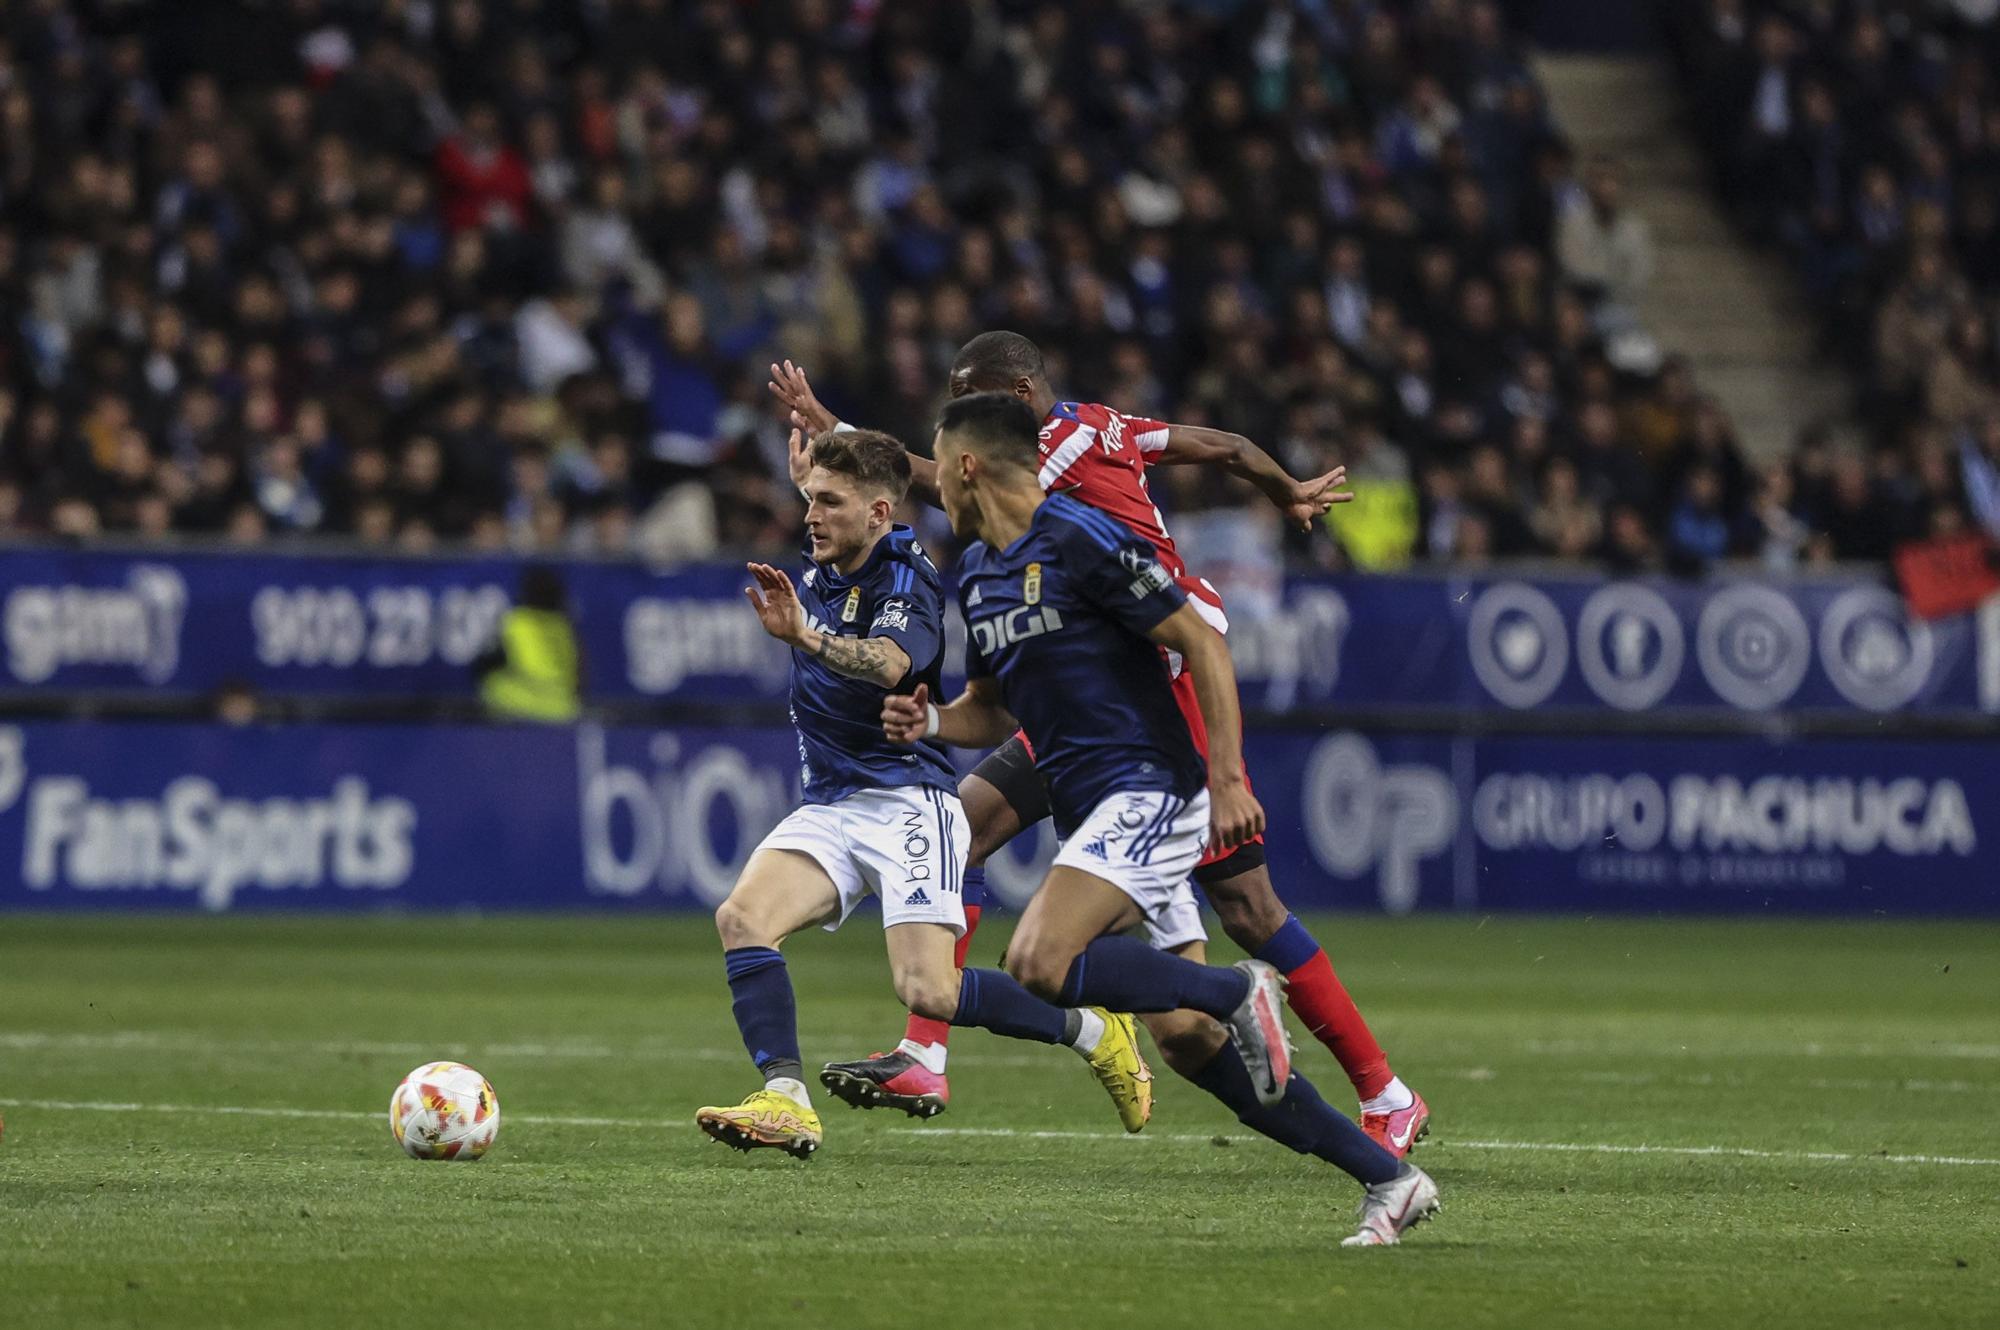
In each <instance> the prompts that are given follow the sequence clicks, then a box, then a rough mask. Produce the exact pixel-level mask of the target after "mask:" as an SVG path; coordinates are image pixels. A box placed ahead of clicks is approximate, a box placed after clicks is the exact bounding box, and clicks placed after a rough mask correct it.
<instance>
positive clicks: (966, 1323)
mask: <svg viewBox="0 0 2000 1330" xmlns="http://www.w3.org/2000/svg"><path fill="white" fill-rule="evenodd" d="M1312 922H1313V923H1314V924H1315V927H1316V930H1317V932H1318V933H1319V936H1320V937H1321V938H1322V939H1324V940H1325V941H1326V942H1328V943H1329V944H1330V946H1331V948H1332V950H1333V953H1334V958H1335V963H1336V965H1337V966H1338V967H1339V968H1340V969H1341V971H1342V973H1343V975H1344V977H1345V978H1346V979H1347V980H1348V982H1349V984H1350V986H1351V987H1352V988H1353V989H1354V991H1355V992H1356V994H1357V996H1358V997H1359V999H1360V1001H1361V1003H1362V1006H1363V1009H1364V1011H1366V1012H1367V1013H1368V1014H1369V1015H1370V1017H1371V1018H1372V1020H1373V1022H1374V1024H1375V1027H1376V1030H1377V1032H1378V1033H1379V1034H1380V1036H1381V1037H1382V1039H1383V1042H1384V1044H1385V1045H1386V1046H1387V1047H1388V1049H1389V1050H1390V1053H1391V1054H1392V1056H1393V1057H1394V1059H1395V1061H1396V1064H1397V1066H1398V1069H1399V1070H1400V1072H1401V1073H1402V1075H1403V1076H1404V1077H1405V1078H1406V1079H1408V1080H1409V1081H1410V1082H1411V1083H1413V1084H1415V1085H1416V1086H1418V1087H1419V1088H1420V1089H1422V1090H1423V1091H1424V1092H1425V1094H1426V1096H1427V1097H1428V1098H1429V1099H1430V1100H1431V1102H1432V1104H1433V1106H1434V1109H1435V1112H1436V1118H1435V1126H1434V1137H1433V1140H1432V1141H1431V1142H1429V1143H1427V1144H1426V1145H1425V1146H1424V1147H1423V1148H1422V1149H1421V1150H1419V1152H1418V1154H1417V1159H1418V1161H1419V1162H1421V1163H1422V1164H1424V1165H1425V1166H1426V1167H1427V1168H1429V1169H1430V1170H1431V1171H1432V1172H1433V1173H1434V1174H1435V1175H1436V1177H1437V1178H1438V1181H1439V1183H1440V1185H1441V1186H1442V1187H1443V1189H1444V1198H1445V1210H1444V1213H1443V1215H1442V1216H1441V1217H1440V1218H1439V1220H1438V1221H1437V1222H1435V1223H1433V1224H1429V1225H1425V1226H1424V1227H1422V1228H1419V1229H1417V1230H1416V1231H1415V1232H1414V1233H1413V1234H1412V1235H1411V1236H1410V1238H1409V1239H1408V1241H1407V1242H1406V1243H1405V1244H1404V1245H1403V1246H1402V1247H1400V1248H1396V1249H1393V1250H1375V1251H1342V1250H1341V1249H1340V1248H1339V1247H1338V1246H1337V1243H1338V1241H1339V1239H1340V1238H1341V1237H1342V1236H1344V1235H1345V1234H1346V1233H1348V1232H1350V1231H1351V1212H1352V1207H1353V1204H1354V1201H1355V1199H1356V1193H1355V1189H1354V1188H1353V1187H1352V1185H1351V1184H1349V1183H1348V1181H1347V1180H1346V1179H1345V1178H1343V1177H1341V1176H1339V1175H1338V1174H1336V1173H1334V1172H1333V1171H1332V1170H1331V1169H1329V1168H1327V1167H1325V1166H1324V1165H1321V1164H1318V1163H1316V1162H1313V1161H1310V1160H1304V1159H1300V1158H1299V1157H1297V1156H1294V1155H1291V1154H1290V1153H1288V1152H1286V1151H1283V1150H1281V1149H1279V1148H1278V1147H1276V1146H1273V1145H1271V1144H1269V1143H1267V1142H1264V1141H1262V1140H1259V1139H1257V1138H1254V1137H1252V1136H1250V1135H1248V1134H1247V1133H1245V1132H1244V1131H1243V1129H1242V1128H1240V1127H1239V1126H1238V1125H1237V1124H1236V1123H1235V1122H1234V1121H1233V1120H1232V1119H1231V1118H1229V1117H1228V1115H1227V1114H1226V1113H1224V1112H1223V1111H1222V1110H1221V1109H1220V1108H1219V1107H1218V1106H1216V1105H1215V1104H1214V1103H1213V1102H1211V1101H1210V1100H1208V1099H1207V1098H1206V1097H1204V1096H1202V1095H1201V1094H1199V1093H1198V1092H1195V1091H1193V1090H1191V1089H1190V1088H1188V1087H1186V1086H1184V1085H1183V1084H1182V1083H1181V1082H1179V1081H1177V1080H1175V1079H1173V1078H1172V1077H1171V1075H1169V1074H1167V1073H1165V1072H1164V1070H1163V1071H1162V1073H1161V1083H1160V1093H1159V1102H1158V1107H1157V1110H1156V1112H1155V1114H1154V1119H1153V1124H1152V1126H1151V1127H1150V1128H1149V1129H1148V1131H1147V1133H1146V1135H1145V1136H1143V1137H1141V1138H1138V1139H1136V1140H1128V1139H1125V1138H1124V1137H1122V1136H1121V1135H1120V1134H1119V1132H1118V1130H1117V1125H1116V1122H1115V1121H1114V1119H1113V1118H1112V1116H1111V1110H1110V1108H1109V1106H1108V1105H1107V1104H1106V1103H1105V1102H1104V1101H1103V1100H1102V1098H1101V1096H1100V1093H1099V1092H1098V1090H1097V1089H1096V1087H1095V1085H1094V1084H1093V1083H1092V1082H1091V1081H1090V1080H1089V1079H1088V1077H1087V1075H1086V1073H1085V1071H1084V1069H1083V1068H1082V1066H1081V1065H1080V1064H1079V1063H1078V1062H1077V1060H1076V1059H1075V1058H1074V1057H1073V1056H1072V1055H1070V1054H1068V1053H1067V1052H1064V1051H1062V1050H1049V1049H1042V1048H1036V1047H1033V1046H1030V1045H1023V1044H1014V1043H1008V1042H1005V1041H1002V1040H998V1039H995V1038H993V1037H990V1036H987V1035H984V1034H979V1033H968V1034H965V1035H962V1036H961V1037H960V1039H959V1041H958V1043H957V1046H956V1052H955V1054H954V1062H953V1071H952V1088H953V1091H954V1094H955V1099H954V1101H953V1106H952V1109H951V1111H950V1112H948V1113H946V1114H945V1115H944V1116H943V1117H941V1118H939V1119H938V1120H937V1121H936V1122H935V1123H932V1124H925V1125H918V1124H914V1123H911V1122H909V1121H908V1120H906V1119H904V1118H902V1117H901V1116H900V1115H897V1116H888V1115H884V1114H880V1113H876V1114H861V1113H857V1112H854V1111H852V1110H848V1109H846V1108H844V1107H842V1106H841V1105H839V1104H837V1103H830V1102H826V1101H824V1099H823V1100H822V1103H821V1105H820V1107H821V1108H822V1110H823V1112H824V1115H825V1118H826V1125H827V1142H826V1146H825V1148H824V1149H823V1150H822V1151H821V1153H820V1155H819V1157H818V1158H816V1159H814V1160H812V1161H810V1162H806V1163H800V1162H797V1161H794V1160H791V1159H788V1158H785V1157H783V1156H781V1155H778V1154H776V1153H775V1152H771V1153H767V1154H758V1155H753V1156H747V1157H746V1156H740V1155H736V1154H733V1153H731V1152H729V1151H727V1150H725V1149H723V1148H722V1147H721V1146H718V1145H715V1144H714V1143H712V1142H710V1141H708V1140H707V1139H706V1138H704V1137H703V1136H701V1135H700V1134H699V1133H698V1132H697V1131H696V1130H695V1128H694V1126H693V1125H692V1122H691V1117H692V1114H693V1111H694V1109H695V1108H696V1107H697V1106H699V1105H701V1104H704V1103H711V1102H730V1101H733V1100H734V1099H736V1098H738V1097H740V1096H741V1095H742V1094H743V1093H744V1092H745V1091H747V1090H748V1089H750V1088H752V1087H753V1086H754V1084H755V1081H754V1077H753V1075H752V1074H751V1072H750V1071H749V1069H748V1067H747V1066H746V1065H745V1063H744V1060H743V1058H742V1053H741V1049H740V1047H739V1046H738V1045H737V1043H736V1035H735V1029H734V1026H733V1025H732V1023H731V1021H730V1015H729V1003H728V995H727V990H726V988H725V987H724V984H723V980H722V964H721V958H720V956H719V955H718V954H717V948H716V946H715V943H714V939H713V935H712V933H711V931H710V930H709V928H708V926H707V924H706V921H704V920H701V919H698V918H685V917H683V918H677V919H661V918H632V919H604V918H594V919H570V918H552V919H527V918H514V919H490V920H460V919H422V918H370V919H361V920H351V919H326V918H299V919H277V920H271V919H262V920H260V919H246V918H230V919H220V920H210V919H184V918H158V919H145V918H133V917H123V918H103V919H67V920H66V919H52V918H46V917H28V918H23V917H11V918H10V917H0V1113H4V1115H5V1118H6V1131H5V1136H4V1138H0V1325H6V1326H20V1327H65V1328H67V1327H85V1326H135V1327H175V1326H183V1325H185V1326H197V1325H199V1326H204V1327H214V1326H349V1325H369V1324H388V1323H391V1322H392V1321H393V1322H395V1323H410V1322H411V1321H412V1320H414V1321H417V1322H419V1323H424V1324H432V1323H438V1322H443V1323H446V1324H453V1325H482V1324H490V1325H495V1326H516V1325H519V1326H533V1325H548V1326H597V1325H607V1326H614V1325H616V1326H622V1325H658V1326H675V1327H705V1326H730V1327H746V1326H758V1325H765V1324H770V1325H781V1326H787V1327H797V1328H800V1330H803V1328H804V1327H819V1326H837V1327H869V1326H897V1327H918V1326H928V1325H937V1324H944V1325H949V1326H952V1327H954V1330H981V1328H983V1327H989V1326H1021V1327H1040V1326H1066V1327H1094V1326H1110V1325H1129V1326H1134V1327H1167V1326H1198V1327H1206V1328H1208V1330H1224V1328H1225V1327H1235V1326H1258V1327H1260V1328H1262V1327H1288V1326H1312V1327H1327V1326H1341V1325H1346V1326H1357V1327H1390V1326H1399V1325H1408V1326H1425V1327H1436V1328H1438V1330H1455V1328H1457V1327H1477V1326H1514V1325H1520V1326H1534V1327H1569V1326H1574V1327H1592V1328H1593V1330H1595V1328H1599V1327H1626V1326H1668V1325H1674V1326H1705V1327H1735V1326H1756V1327H1758V1328H1759V1330H1767V1328H1768V1327H1777V1326H1811V1327H1814V1330H1827V1328H1828V1327H1838V1326H1850V1325H1852V1326H1870V1327H1881V1326H1888V1327H1910V1326H1933V1325H1934V1326H1975V1325H1987V1326H1991V1325H2000V1123H1996V1120H1995V1113H1994V1108H1995V1103H1996V1091H2000V929H1996V928H1995V927H1993V926H1991V925H1972V924H1936V925H1905V924H1890V923H1881V922H1849V923H1805V922H1775V923H1774V922H1757V923H1727V922H1658V921H1647V920H1605V919H1574V920H1560V921H1554V920H1546V919H1528V918H1513V917H1505V916H1500V917H1491V918H1479V917H1451V918H1426V919H1417V920H1409V921H1401V922H1392V921H1385V920H1380V919H1348V918H1322V919H1317V920H1314V921H1312ZM871 923H872V921H857V926H851V927H850V928H849V929H847V930H846V931H845V932H844V933H842V934H841V935H839V936H837V937H832V938H828V937H824V936H820V935H817V934H815V935H811V936H806V937H802V938H799V939H797V940H796V941H794V942H793V943H792V944H791V945H790V947H789V948H788V951H789V953H790V955H791V958H792V968H793V975H794V978H795V981H796V983H797V986H798V990H799V1000H800V1008H801V1022H802V1026H803V1033H804V1036H805V1052H806V1057H807V1060H808V1063H809V1064H811V1063H812V1062H814V1061H815V1060H826V1059H831V1058H835V1057H847V1056H854V1055H857V1054H862V1053H867V1052H869V1051H870V1050H871V1049H873V1048H877V1047H883V1046H886V1045H888V1044H889V1043H891V1042H893V1040H894V1039H895V1037H896V1035H897V1032H898V1030H899V1028H900V1015H899V1013H898V1011H897V1009H896V1007H895V1005H894V1001H893V999H892V998H891V997H890V995H889V990H888V982H887V975H886V969H885V966H884V963H883V960H882V954H881V942H880V939H879V937H877V936H876V931H877V930H876V929H874V928H873V927H872V926H870V925H871ZM1001 931H1002V930H1000V929H997V928H996V929H994V930H993V933H994V934H995V936H987V937H983V938H982V939H981V942H980V944H979V946H978V947H977V948H976V950H975V957H976V959H984V960H985V961H987V962H989V963H990V962H991V960H992V958H993V957H994V956H995V955H997V954H998V951H999V941H1000V939H999V937H998V936H997V934H998V933H1000V932H1001ZM439 1056H457V1057H462V1058H464V1059H465V1060H467V1061H469V1062H471V1063H472V1064H473V1065H474V1066H476V1067H478V1068H479V1069H480V1070H481V1071H483V1072H485V1073H486V1074H487V1076H488V1077H490V1078H491V1079H492V1081H493V1082H494V1084H495V1085H496V1086H497V1087H498V1089H499V1092H500V1099H501V1105H502V1115H503V1119H502V1120H503V1127H502V1130H501V1135H500V1140H499V1144H498V1145H497V1147H496V1148H495V1150H494V1152H493V1153H492V1154H491V1155H490V1156H488V1157H487V1158H486V1159H485V1160H484V1161H482V1162H480V1163H477V1164H470V1165H466V1164H441V1163H418V1162H416V1161H413V1160H409V1159H406V1158H404V1157H403V1156H402V1154H401V1153H400V1152H399V1151H398V1150H397V1149H396V1147H395V1145H394V1143H393V1142H392V1141H391V1140H390V1138H389V1133H388V1128H387V1125H386V1120H385V1112H384V1110H385V1108H386V1106H387V1103H388V1099H389V1092H390V1090H391V1089H392V1088H393V1087H394V1085H395V1084H396V1082H397V1081H398V1080H399V1079H400V1078H401V1077H402V1075H403V1074H404V1073H405V1072H406V1071H408V1070H409V1069H410V1068H411V1067H413V1066H415V1065H417V1064H418V1063H420V1062H423V1061H426V1060H428V1059H430V1058H433V1057H439ZM1300 1065H1301V1067H1302V1068H1303V1069H1304V1070H1305V1071H1307V1073H1308V1074H1310V1075H1311V1076H1313V1077H1314V1078H1315V1079H1316V1080H1317V1081H1318V1082H1319V1083H1320V1085H1321V1086H1322V1088H1324V1089H1325V1090H1326V1091H1327V1094H1328V1098H1330V1099H1335V1100H1336V1102H1339V1103H1343V1104H1346V1103H1350V1102H1351V1098H1350V1096H1349V1094H1348V1093H1347V1087H1346V1085H1345V1083H1344V1082H1343V1081H1342V1079H1341V1077H1340V1074H1339V1072H1338V1069H1337V1068H1336V1067H1335V1066H1334V1065H1333V1062H1332V1060H1331V1058H1329V1057H1328V1056H1327V1055H1326V1053H1325V1052H1324V1050H1322V1049H1320V1048H1318V1047H1317V1046H1316V1045H1313V1046H1308V1047H1305V1048H1303V1049H1302V1051H1301V1057H1300ZM1538 1145H1552V1146H1553V1147H1554V1148H1549V1149H1541V1148H1535V1147H1537V1146H1538ZM1640 1147H1646V1148H1643V1149H1642V1148H1640ZM1939 1157H1942V1158H1939Z"/></svg>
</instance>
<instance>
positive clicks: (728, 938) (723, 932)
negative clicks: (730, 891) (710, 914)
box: [715, 896, 777, 950]
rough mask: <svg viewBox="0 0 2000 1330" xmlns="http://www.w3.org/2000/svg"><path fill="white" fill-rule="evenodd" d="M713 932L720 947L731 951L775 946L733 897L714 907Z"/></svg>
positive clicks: (772, 940) (774, 941)
mask: <svg viewBox="0 0 2000 1330" xmlns="http://www.w3.org/2000/svg"><path fill="white" fill-rule="evenodd" d="M715 931H716V933H717V935H718V936H720V937H721V938H722V945H723V946H724V947H725V948H728V949H731V950H733V949H735V948H737V947H770V946H776V945H777V941H776V939H773V938H767V937H765V936H764V933H765V932H766V931H767V930H764V929H761V928H759V927H758V925H757V920H756V919H755V917H754V916H752V914H751V913H750V911H749V910H747V909H745V908H744V907H743V905H742V903H741V902H739V901H738V900H737V899H736V898H735V897H734V896H731V897H730V898H729V899H728V900H726V901H724V902H722V904H720V905H718V906H716V907H715Z"/></svg>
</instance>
